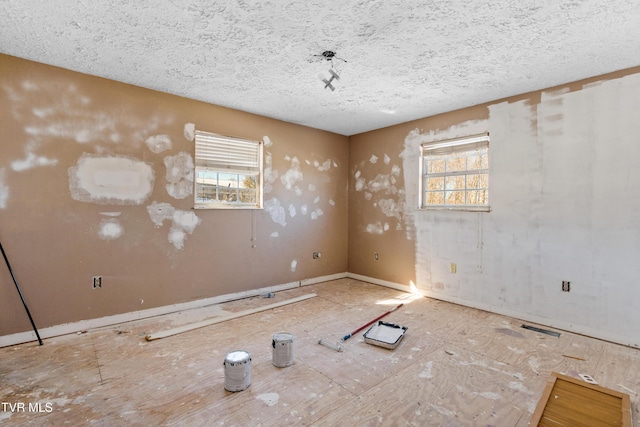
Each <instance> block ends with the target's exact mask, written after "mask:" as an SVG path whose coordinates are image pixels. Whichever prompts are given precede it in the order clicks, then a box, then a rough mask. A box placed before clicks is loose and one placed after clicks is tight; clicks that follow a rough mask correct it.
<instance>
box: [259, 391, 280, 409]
mask: <svg viewBox="0 0 640 427" xmlns="http://www.w3.org/2000/svg"><path fill="white" fill-rule="evenodd" d="M256 399H259V400H262V401H263V402H264V404H265V405H267V406H274V405H275V404H277V403H278V400H280V395H279V394H278V393H263V394H261V395H259V396H256Z"/></svg>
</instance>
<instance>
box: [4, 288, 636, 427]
mask: <svg viewBox="0 0 640 427" xmlns="http://www.w3.org/2000/svg"><path fill="white" fill-rule="evenodd" d="M308 293H317V295H318V296H317V297H315V298H311V299H309V300H306V301H302V302H298V303H295V304H292V305H287V306H284V307H280V308H277V309H273V310H269V311H264V312H260V313H256V314H253V315H250V316H247V317H243V318H238V319H234V320H231V321H228V322H225V323H220V324H217V325H213V326H209V327H205V328H202V329H198V330H195V331H191V332H186V333H183V334H181V335H176V336H173V337H168V338H164V339H161V340H157V341H152V342H147V341H145V339H144V336H145V335H146V334H149V333H153V332H158V331H160V330H164V329H170V328H174V327H177V326H180V325H183V324H187V323H191V322H194V321H199V320H203V319H205V318H209V317H212V316H218V315H224V314H229V313H232V312H237V311H240V310H246V309H249V308H254V307H258V306H260V305H267V304H271V303H273V302H278V301H283V300H285V299H289V298H294V297H297V296H301V295H304V294H308ZM399 302H405V306H404V307H402V308H401V309H399V310H398V311H396V312H394V313H392V314H391V315H390V316H388V317H387V318H385V320H386V321H389V322H392V323H398V324H401V325H403V326H407V327H408V328H409V329H408V331H407V334H406V336H405V337H404V339H403V341H402V342H401V343H400V345H399V346H398V347H397V348H396V349H395V350H388V349H384V348H380V347H375V346H372V345H369V344H366V343H365V342H364V340H363V337H362V333H360V334H358V335H357V336H356V337H354V338H352V339H350V340H349V341H347V342H346V343H345V347H346V351H345V352H342V353H339V352H336V351H334V350H331V349H329V348H327V347H324V346H321V345H319V344H317V341H318V339H319V338H326V339H330V340H331V341H333V342H336V341H338V339H339V338H340V337H341V336H342V335H345V334H346V333H348V332H351V331H352V330H355V329H356V328H357V327H359V326H361V325H362V324H364V323H366V322H367V321H369V320H371V319H374V318H375V317H377V316H378V315H380V314H382V313H384V312H385V311H386V310H388V309H390V308H392V307H393V306H395V305H397V304H398V303H399ZM522 323H523V322H522V321H518V320H516V319H513V318H509V317H505V316H500V315H496V314H491V313H487V312H483V311H479V310H475V309H470V308H466V307H462V306H458V305H454V304H449V303H445V302H441V301H435V300H431V299H427V298H417V299H413V297H412V296H411V295H409V294H404V293H402V292H399V291H396V290H393V289H388V288H384V287H380V286H377V285H372V284H368V283H364V282H360V281H357V280H352V279H341V280H335V281H331V282H325V283H321V284H317V285H313V286H306V287H302V288H296V289H293V290H289V291H285V292H278V293H277V294H276V296H275V298H273V299H262V298H249V299H244V300H238V301H233V302H229V303H225V304H221V305H218V306H212V307H207V308H202V309H197V310H191V311H188V312H181V313H175V314H172V315H166V316H162V317H157V318H154V319H147V320H141V321H136V322H131V323H127V324H122V325H118V326H114V327H110V328H103V329H99V330H90V331H88V332H86V333H84V334H81V335H78V334H74V335H69V336H64V337H58V338H50V339H46V340H45V344H44V346H38V345H37V343H29V344H24V345H18V346H13V347H7V348H3V349H0V381H1V382H0V400H1V401H2V402H3V407H0V424H1V425H16V426H18V425H19V426H27V425H37V426H63V425H70V426H76V425H78V426H83V425H92V426H120V425H122V426H160V425H163V426H164V425H169V426H173V425H180V426H218V425H219V426H222V425H224V426H290V425H296V426H297V425H300V426H311V425H316V426H337V425H340V426H378V425H382V426H396V425H397V426H404V425H410V426H526V425H527V424H528V422H529V419H530V417H531V415H532V413H533V411H534V409H535V407H536V404H537V402H538V400H539V398H540V396H541V394H542V391H543V389H544V387H545V384H546V382H547V381H548V380H549V379H550V374H551V372H552V371H555V372H559V373H564V374H566V375H569V376H572V377H577V376H578V373H586V374H589V375H591V376H592V377H594V379H595V380H596V381H598V382H599V383H600V384H601V385H603V386H605V387H609V388H612V389H614V390H618V391H621V392H624V393H629V391H628V390H632V391H634V392H635V393H640V372H639V369H638V368H639V367H640V351H638V350H635V349H632V348H628V347H624V346H619V345H615V344H611V343H607V342H603V341H599V340H596V339H591V338H587V337H583V336H579V335H575V334H571V333H567V332H562V335H561V336H560V337H559V338H556V337H552V336H549V335H544V334H540V333H538V332H533V331H529V330H525V329H522V328H521V325H522ZM279 331H288V332H291V333H293V334H294V335H295V342H294V349H295V353H296V357H295V361H296V363H295V364H294V365H293V366H290V367H287V368H277V367H275V366H273V365H272V363H271V357H272V348H271V338H272V336H273V334H274V333H276V332H279ZM238 349H242V350H247V351H249V352H250V353H251V356H252V366H251V386H250V387H249V388H248V389H246V390H244V391H241V392H237V393H231V392H227V391H225V390H224V367H223V362H224V358H225V355H226V354H227V353H228V352H230V351H233V350H238ZM582 359H584V360H582ZM635 393H629V394H630V397H631V408H632V414H633V421H634V426H639V425H640V423H639V422H638V419H639V418H640V412H639V409H638V408H639V406H638V405H639V401H640V399H639V396H638V394H635ZM7 403H11V404H13V405H14V406H12V407H13V408H14V409H15V408H16V406H15V404H18V403H23V404H24V405H25V410H24V411H20V410H18V411H14V412H11V410H10V408H11V407H10V406H9V405H7ZM37 403H40V405H41V406H40V408H39V409H40V411H41V412H33V411H31V412H30V411H29V404H37ZM32 409H33V407H32Z"/></svg>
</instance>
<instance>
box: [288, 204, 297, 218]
mask: <svg viewBox="0 0 640 427" xmlns="http://www.w3.org/2000/svg"><path fill="white" fill-rule="evenodd" d="M289 216H290V217H291V218H293V217H295V216H296V207H295V206H294V205H293V204H291V205H289Z"/></svg>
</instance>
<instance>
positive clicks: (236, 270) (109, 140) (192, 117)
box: [0, 55, 348, 336]
mask: <svg viewBox="0 0 640 427" xmlns="http://www.w3.org/2000/svg"><path fill="white" fill-rule="evenodd" d="M0 76H1V81H0V84H1V87H0V117H2V132H1V133H0V240H1V242H2V245H3V246H4V248H5V250H6V252H7V255H8V256H9V260H10V262H11V264H12V267H13V269H14V272H15V274H16V277H17V279H18V282H19V283H20V285H21V287H22V290H23V293H24V295H25V297H26V299H27V302H28V304H29V308H30V310H31V312H32V314H33V317H34V319H35V321H36V324H37V326H38V327H39V328H44V327H47V326H52V325H60V324H63V323H67V322H74V321H79V320H84V319H93V318H99V317H103V316H109V315H114V314H119V313H127V312H132V311H138V310H144V309H148V308H153V307H159V306H165V305H170V304H175V303H181V302H187V301H193V300H197V299H202V298H207V297H213V296H217V295H224V294H232V293H236V292H241V291H246V290H251V289H257V288H261V287H266V286H274V285H279V284H284V283H290V282H295V281H299V280H302V279H307V278H314V277H320V276H325V275H330V274H334V273H341V272H345V271H346V269H347V194H346V184H345V183H346V182H347V179H348V178H347V176H348V175H347V174H348V169H347V168H348V165H347V162H348V138H346V137H343V136H340V135H335V134H332V133H328V132H323V131H318V130H314V129H310V128H305V127H302V126H298V125H293V124H288V123H285V122H281V121H277V120H272V119H268V118H265V117H260V116H256V115H252V114H248V113H243V112H239V111H234V110H230V109H226V108H222V107H218V106H214V105H209V104H205V103H201V102H197V101H193V100H189V99H184V98H180V97H176V96H171V95H167V94H163V93H160V92H155V91H151V90H146V89H142V88H138V87H133V86H129V85H125V84H121V83H117V82H113V81H109V80H105V79H100V78H97V77H92V76H87V75H82V74H78V73H74V72H70V71H67V70H63V69H59V68H55V67H50V66H46V65H42V64H38V63H34V62H30V61H26V60H21V59H17V58H14V57H10V56H5V55H0ZM189 124H195V127H196V128H197V129H200V130H205V131H209V132H216V133H220V134H225V135H232V136H238V137H243V138H250V139H260V140H261V139H263V138H265V137H266V138H267V139H268V140H269V141H270V143H267V145H268V146H267V147H266V149H265V152H266V158H267V159H268V161H270V163H271V167H270V169H268V170H267V171H266V172H267V174H266V178H267V179H268V188H267V190H268V192H267V193H266V194H265V202H266V204H265V206H266V208H265V209H264V210H255V211H252V210H193V209H192V207H193V203H192V196H191V195H188V196H187V197H183V196H184V194H181V193H180V192H179V191H175V190H176V189H183V190H184V189H185V188H189V187H190V186H191V184H190V182H189V180H188V178H187V176H188V175H189V173H190V172H191V171H190V170H189V167H188V165H187V163H185V162H184V159H186V158H189V157H192V156H193V151H194V147H193V142H192V141H191V140H190V127H189ZM185 130H186V132H185ZM154 137H155V139H154ZM149 138H151V139H149ZM158 139H159V140H163V141H168V140H170V141H171V148H169V149H166V150H164V151H159V150H157V149H156V148H155V147H156V146H155V145H154V144H151V142H152V141H154V140H158ZM147 141H149V144H147ZM154 150H155V151H158V152H154ZM180 153H185V154H182V155H181V154H180ZM180 156H181V157H180ZM82 159H85V160H86V159H92V162H89V163H90V164H91V165H100V164H101V163H100V162H101V161H103V160H104V164H102V165H101V166H100V167H99V168H98V169H99V170H96V168H92V167H88V166H86V165H87V164H89V163H83V160H82ZM96 159H97V161H96ZM165 163H168V164H169V166H170V167H169V169H170V170H169V173H168V168H167V166H166V165H165ZM105 165H106V166H105ZM185 165H187V166H186V167H185ZM149 171H152V174H153V182H152V183H151V182H150V177H151V175H150V173H149ZM107 181H108V182H109V184H108V185H112V183H113V187H112V188H109V189H108V190H109V191H110V193H108V194H110V196H109V197H106V196H104V197H100V185H103V186H104V183H105V182H107ZM151 184H152V185H151ZM91 185H93V186H94V187H91ZM150 185H151V186H150ZM168 185H169V187H167V186H168ZM146 186H149V190H150V191H146V190H145V188H146ZM87 188H89V189H88V190H87ZM114 194H115V196H114ZM154 203H155V204H154ZM158 206H159V207H161V208H163V209H164V210H162V211H159V210H158V209H155V208H157V207H158ZM160 212H164V214H161V213H160ZM171 213H174V214H175V215H173V216H172V215H171ZM163 215H164V221H163V220H162V219H163ZM154 219H155V220H156V222H154V221H153V220H154ZM194 225H195V228H194ZM252 239H253V240H252ZM254 244H255V246H256V247H255V248H252V245H254ZM314 251H321V252H322V258H320V259H319V260H313V259H312V252H314ZM94 275H100V276H102V277H103V286H102V289H99V290H94V289H92V286H91V284H92V277H93V276H94ZM30 329H31V327H30V324H29V322H28V318H27V316H26V314H25V312H24V309H23V307H22V305H21V303H20V300H19V298H18V294H17V292H16V290H15V288H14V285H13V282H12V280H11V277H10V275H9V273H8V271H7V269H6V267H5V266H4V265H2V266H0V336H2V335H7V334H12V333H17V332H22V331H29V330H30Z"/></svg>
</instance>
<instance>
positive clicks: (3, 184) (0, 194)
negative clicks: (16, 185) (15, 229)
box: [0, 168, 9, 209]
mask: <svg viewBox="0 0 640 427" xmlns="http://www.w3.org/2000/svg"><path fill="white" fill-rule="evenodd" d="M8 201H9V186H8V185H7V173H6V169H5V168H0V209H6V208H7V203H8Z"/></svg>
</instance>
